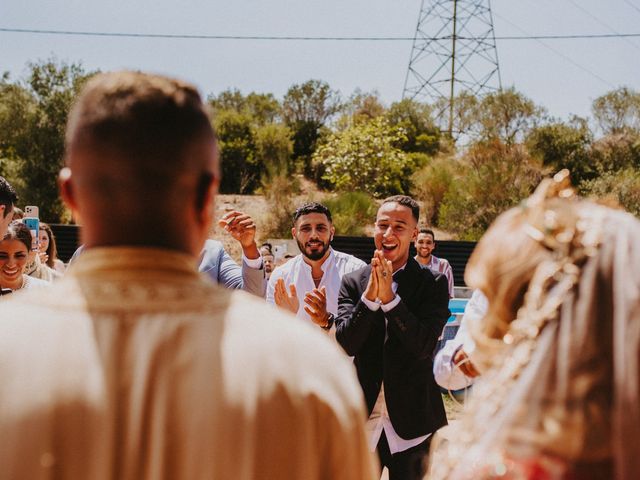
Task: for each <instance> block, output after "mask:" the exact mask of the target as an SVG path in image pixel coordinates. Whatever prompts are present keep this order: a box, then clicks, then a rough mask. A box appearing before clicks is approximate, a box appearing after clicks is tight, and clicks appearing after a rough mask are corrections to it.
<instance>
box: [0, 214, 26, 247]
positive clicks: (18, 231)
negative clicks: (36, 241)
mask: <svg viewBox="0 0 640 480" xmlns="http://www.w3.org/2000/svg"><path fill="white" fill-rule="evenodd" d="M5 240H18V241H19V242H22V243H23V244H24V246H25V247H27V252H30V251H31V242H32V241H33V237H32V236H31V231H30V230H29V228H28V227H27V226H26V225H25V224H24V223H22V222H21V221H19V220H14V221H13V222H11V223H10V224H9V226H8V227H7V233H5V234H4V237H2V241H5Z"/></svg>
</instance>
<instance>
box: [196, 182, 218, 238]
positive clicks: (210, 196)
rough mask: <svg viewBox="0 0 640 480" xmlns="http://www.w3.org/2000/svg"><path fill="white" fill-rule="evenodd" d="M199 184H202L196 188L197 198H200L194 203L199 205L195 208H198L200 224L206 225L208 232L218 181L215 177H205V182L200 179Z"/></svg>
mask: <svg viewBox="0 0 640 480" xmlns="http://www.w3.org/2000/svg"><path fill="white" fill-rule="evenodd" d="M201 182H203V184H202V185H199V186H198V188H199V189H200V191H199V192H198V196H199V197H200V198H197V199H196V202H197V203H198V204H200V205H196V207H199V208H200V212H201V213H200V222H202V224H203V225H206V230H207V231H208V230H209V229H210V228H211V226H212V225H213V221H214V218H213V217H214V215H215V213H216V206H215V198H216V194H217V193H218V184H219V180H218V177H216V176H211V177H209V176H207V178H206V180H205V179H201ZM204 182H206V184H205V183H204Z"/></svg>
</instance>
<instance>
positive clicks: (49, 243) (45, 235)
mask: <svg viewBox="0 0 640 480" xmlns="http://www.w3.org/2000/svg"><path fill="white" fill-rule="evenodd" d="M38 240H39V245H40V252H43V253H46V254H47V262H46V263H47V266H48V267H51V268H54V262H55V260H56V258H58V248H57V246H56V237H55V236H54V235H53V231H52V230H51V227H50V226H49V225H47V224H46V223H40V232H39V233H38Z"/></svg>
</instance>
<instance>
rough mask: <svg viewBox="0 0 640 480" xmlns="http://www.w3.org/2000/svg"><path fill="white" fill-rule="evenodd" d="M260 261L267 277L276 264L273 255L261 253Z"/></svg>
mask: <svg viewBox="0 0 640 480" xmlns="http://www.w3.org/2000/svg"><path fill="white" fill-rule="evenodd" d="M262 263H263V265H264V273H265V276H266V277H267V278H269V275H271V272H273V269H274V268H275V265H276V262H275V257H274V256H273V255H272V254H270V253H266V254H264V255H262Z"/></svg>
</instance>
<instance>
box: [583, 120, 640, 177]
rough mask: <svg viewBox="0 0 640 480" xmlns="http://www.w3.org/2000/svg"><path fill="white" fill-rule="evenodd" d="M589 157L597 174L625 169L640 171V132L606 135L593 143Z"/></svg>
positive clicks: (630, 131) (629, 131) (628, 131)
mask: <svg viewBox="0 0 640 480" xmlns="http://www.w3.org/2000/svg"><path fill="white" fill-rule="evenodd" d="M590 155H591V161H592V162H593V164H594V165H595V167H596V170H597V171H598V173H599V174H604V173H606V172H616V171H620V170H625V169H627V168H634V169H636V170H640V132H634V131H632V130H627V131H625V132H623V133H617V134H610V135H606V136H604V137H602V138H600V139H598V140H597V141H595V142H594V143H593V145H592V148H591V152H590Z"/></svg>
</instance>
